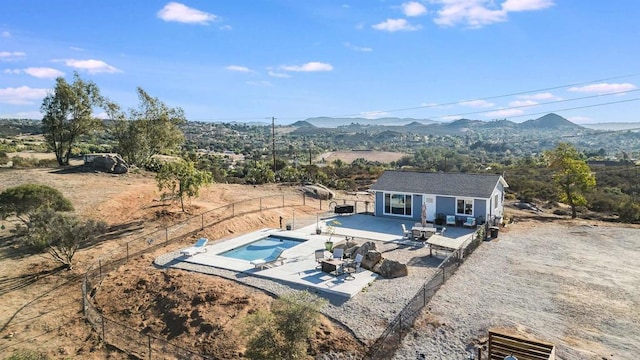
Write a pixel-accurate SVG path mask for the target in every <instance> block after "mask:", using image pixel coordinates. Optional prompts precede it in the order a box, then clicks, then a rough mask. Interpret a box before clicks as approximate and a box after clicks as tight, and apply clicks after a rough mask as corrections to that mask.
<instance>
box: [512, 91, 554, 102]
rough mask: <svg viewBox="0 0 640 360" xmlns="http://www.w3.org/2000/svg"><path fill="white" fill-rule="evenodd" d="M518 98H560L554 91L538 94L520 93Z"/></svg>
mask: <svg viewBox="0 0 640 360" xmlns="http://www.w3.org/2000/svg"><path fill="white" fill-rule="evenodd" d="M518 99H525V100H560V98H559V97H557V96H555V95H553V94H552V93H548V92H547V93H537V94H531V95H520V96H518Z"/></svg>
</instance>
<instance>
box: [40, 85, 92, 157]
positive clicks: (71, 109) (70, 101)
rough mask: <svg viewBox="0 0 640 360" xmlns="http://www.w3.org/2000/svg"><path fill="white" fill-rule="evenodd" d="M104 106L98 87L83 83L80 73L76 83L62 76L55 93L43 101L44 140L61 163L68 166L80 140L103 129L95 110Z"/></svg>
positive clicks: (41, 109)
mask: <svg viewBox="0 0 640 360" xmlns="http://www.w3.org/2000/svg"><path fill="white" fill-rule="evenodd" d="M102 104H103V98H102V96H101V95H100V89H99V88H98V86H97V85H96V84H95V83H93V82H92V81H85V80H82V79H81V78H80V76H79V75H78V73H74V75H73V84H69V83H67V82H66V80H65V79H64V78H63V77H59V78H57V79H56V86H55V88H54V90H53V93H50V94H49V95H47V96H46V97H45V98H44V100H43V101H42V106H41V108H40V112H42V113H43V114H44V117H43V118H42V131H43V133H44V137H45V139H46V141H47V145H49V147H51V148H52V149H53V151H54V153H55V154H56V160H57V161H58V164H60V165H61V166H63V165H69V155H70V154H71V148H72V147H73V145H74V144H75V142H76V141H77V140H78V138H79V137H80V136H81V135H87V134H89V133H91V132H92V131H93V130H97V129H99V128H100V127H101V126H102V122H101V121H100V120H99V119H97V118H95V117H94V116H93V109H94V108H95V107H98V106H101V105H102Z"/></svg>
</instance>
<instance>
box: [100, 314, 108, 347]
mask: <svg viewBox="0 0 640 360" xmlns="http://www.w3.org/2000/svg"><path fill="white" fill-rule="evenodd" d="M100 318H101V319H102V321H101V323H102V341H103V342H104V343H105V344H106V343H107V336H106V335H105V334H106V333H105V331H104V328H105V325H104V324H105V323H106V322H107V319H105V317H104V316H100Z"/></svg>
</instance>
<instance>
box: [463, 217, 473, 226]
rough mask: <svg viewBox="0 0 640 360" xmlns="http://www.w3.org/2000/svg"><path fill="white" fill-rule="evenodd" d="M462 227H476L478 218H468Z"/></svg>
mask: <svg viewBox="0 0 640 360" xmlns="http://www.w3.org/2000/svg"><path fill="white" fill-rule="evenodd" d="M462 226H465V227H466V226H468V227H474V226H476V218H474V217H471V216H469V217H467V219H466V220H465V221H464V223H463V224H462Z"/></svg>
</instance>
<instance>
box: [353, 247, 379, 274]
mask: <svg viewBox="0 0 640 360" xmlns="http://www.w3.org/2000/svg"><path fill="white" fill-rule="evenodd" d="M356 253H358V252H356ZM354 256H355V255H354ZM381 260H382V254H380V252H379V251H376V250H370V251H368V252H367V253H366V254H364V257H363V258H362V263H361V264H360V266H362V267H363V268H365V269H367V270H371V271H374V270H373V269H374V268H375V267H376V264H378V263H379V262H380V261H381Z"/></svg>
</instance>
